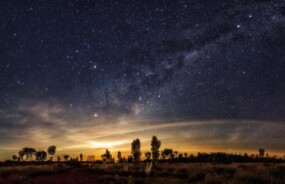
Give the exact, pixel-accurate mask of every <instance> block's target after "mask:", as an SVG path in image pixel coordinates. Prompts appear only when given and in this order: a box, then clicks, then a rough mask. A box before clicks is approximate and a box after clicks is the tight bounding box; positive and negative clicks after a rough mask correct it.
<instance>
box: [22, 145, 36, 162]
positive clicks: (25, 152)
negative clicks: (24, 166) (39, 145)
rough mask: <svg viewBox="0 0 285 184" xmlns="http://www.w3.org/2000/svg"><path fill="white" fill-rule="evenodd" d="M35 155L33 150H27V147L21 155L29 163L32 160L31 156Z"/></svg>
mask: <svg viewBox="0 0 285 184" xmlns="http://www.w3.org/2000/svg"><path fill="white" fill-rule="evenodd" d="M36 153H37V151H36V150H35V149H34V148H28V147H25V148H23V154H24V155H25V156H26V158H27V160H29V161H31V160H32V159H33V156H35V154H36Z"/></svg>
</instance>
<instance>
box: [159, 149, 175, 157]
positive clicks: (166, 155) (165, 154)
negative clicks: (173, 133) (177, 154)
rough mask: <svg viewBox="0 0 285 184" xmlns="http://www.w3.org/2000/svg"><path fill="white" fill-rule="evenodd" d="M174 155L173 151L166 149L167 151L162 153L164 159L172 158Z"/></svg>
mask: <svg viewBox="0 0 285 184" xmlns="http://www.w3.org/2000/svg"><path fill="white" fill-rule="evenodd" d="M172 155H173V150H172V149H168V148H165V149H164V150H163V151H162V152H161V156H162V158H163V159H169V158H172V157H171V156H172Z"/></svg>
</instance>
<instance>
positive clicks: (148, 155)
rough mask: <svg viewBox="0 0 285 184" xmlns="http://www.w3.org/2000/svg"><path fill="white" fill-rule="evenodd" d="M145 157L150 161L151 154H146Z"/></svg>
mask: <svg viewBox="0 0 285 184" xmlns="http://www.w3.org/2000/svg"><path fill="white" fill-rule="evenodd" d="M144 155H145V158H146V160H147V161H150V157H151V152H146V153H145V154H144Z"/></svg>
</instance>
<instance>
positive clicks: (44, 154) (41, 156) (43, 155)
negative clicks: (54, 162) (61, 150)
mask: <svg viewBox="0 0 285 184" xmlns="http://www.w3.org/2000/svg"><path fill="white" fill-rule="evenodd" d="M46 158H47V152H45V151H38V152H37V153H36V160H37V161H44V160H46Z"/></svg>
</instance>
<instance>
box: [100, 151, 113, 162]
mask: <svg viewBox="0 0 285 184" xmlns="http://www.w3.org/2000/svg"><path fill="white" fill-rule="evenodd" d="M101 158H102V161H103V162H111V161H112V155H111V153H110V151H109V150H108V149H106V152H105V153H104V154H103V155H101Z"/></svg>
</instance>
